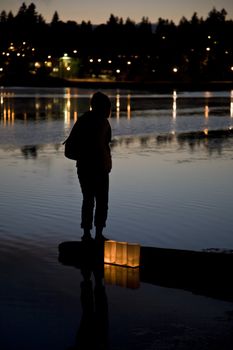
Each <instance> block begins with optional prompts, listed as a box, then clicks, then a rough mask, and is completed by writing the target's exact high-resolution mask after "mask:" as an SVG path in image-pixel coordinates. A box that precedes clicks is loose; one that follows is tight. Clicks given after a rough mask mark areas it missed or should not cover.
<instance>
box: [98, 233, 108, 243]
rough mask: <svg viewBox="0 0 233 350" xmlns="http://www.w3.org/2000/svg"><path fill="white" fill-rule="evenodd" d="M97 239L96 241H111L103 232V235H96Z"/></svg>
mask: <svg viewBox="0 0 233 350" xmlns="http://www.w3.org/2000/svg"><path fill="white" fill-rule="evenodd" d="M95 241H96V242H105V241H109V239H108V238H107V237H105V236H104V235H102V234H101V235H96V236H95Z"/></svg>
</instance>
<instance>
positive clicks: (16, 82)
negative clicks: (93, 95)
mask: <svg viewBox="0 0 233 350" xmlns="http://www.w3.org/2000/svg"><path fill="white" fill-rule="evenodd" d="M0 86H2V87H3V88H4V87H14V86H15V87H20V86H22V87H51V88H55V87H76V88H87V89H129V90H149V91H171V90H180V91H187V90H188V91H190V90H191V91H197V90H211V91H217V90H230V89H233V81H232V80H231V81H195V82H190V81H188V82H186V81H113V80H101V79H72V80H71V79H70V80H66V79H60V78H53V77H44V78H42V77H40V78H35V77H34V76H27V77H25V76H11V77H6V76H5V77H2V78H1V79H0Z"/></svg>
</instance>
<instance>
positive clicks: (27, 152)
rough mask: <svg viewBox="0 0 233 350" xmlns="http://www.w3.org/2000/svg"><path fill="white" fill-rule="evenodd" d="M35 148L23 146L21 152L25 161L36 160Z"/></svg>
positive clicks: (36, 148)
mask: <svg viewBox="0 0 233 350" xmlns="http://www.w3.org/2000/svg"><path fill="white" fill-rule="evenodd" d="M37 150H38V147H37V146H24V147H22V148H21V152H22V154H23V156H24V158H25V159H28V158H37Z"/></svg>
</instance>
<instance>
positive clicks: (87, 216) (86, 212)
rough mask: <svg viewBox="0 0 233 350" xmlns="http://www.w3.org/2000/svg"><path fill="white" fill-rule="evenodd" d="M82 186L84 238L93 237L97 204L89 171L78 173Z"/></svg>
mask: <svg viewBox="0 0 233 350" xmlns="http://www.w3.org/2000/svg"><path fill="white" fill-rule="evenodd" d="M78 178H79V182H80V187H81V190H82V194H83V202H82V211H81V228H83V230H84V234H83V236H82V239H83V240H85V239H90V238H91V229H92V222H93V211H94V204H95V192H94V185H93V180H92V178H91V176H90V174H88V173H81V172H79V173H78Z"/></svg>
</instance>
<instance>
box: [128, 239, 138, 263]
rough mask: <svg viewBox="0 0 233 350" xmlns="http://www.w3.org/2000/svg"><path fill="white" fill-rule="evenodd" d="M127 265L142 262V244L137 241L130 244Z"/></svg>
mask: <svg viewBox="0 0 233 350" xmlns="http://www.w3.org/2000/svg"><path fill="white" fill-rule="evenodd" d="M127 253H128V254H127V266H131V267H137V266H139V263H140V261H139V260H140V245H139V244H136V243H134V244H133V243H130V244H128V249H127Z"/></svg>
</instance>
